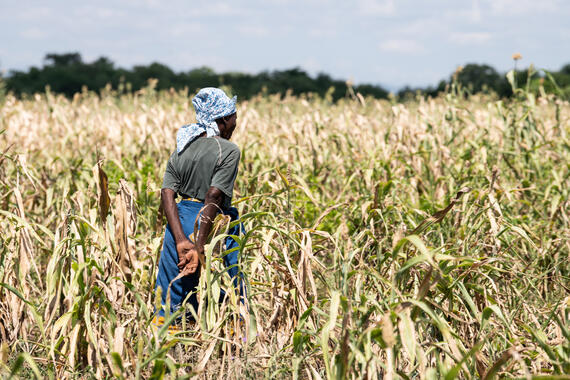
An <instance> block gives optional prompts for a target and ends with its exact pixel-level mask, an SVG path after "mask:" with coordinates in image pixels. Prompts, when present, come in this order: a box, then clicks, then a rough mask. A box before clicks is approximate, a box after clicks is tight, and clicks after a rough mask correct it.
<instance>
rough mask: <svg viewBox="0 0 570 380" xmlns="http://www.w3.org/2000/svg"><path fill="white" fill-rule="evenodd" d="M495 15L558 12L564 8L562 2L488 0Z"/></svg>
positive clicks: (552, 0)
mask: <svg viewBox="0 0 570 380" xmlns="http://www.w3.org/2000/svg"><path fill="white" fill-rule="evenodd" d="M486 2H487V4H488V5H489V6H490V7H491V10H492V11H493V13H495V14H503V15H509V14H524V13H532V12H556V11H558V10H559V9H561V8H562V4H561V1H560V0H486Z"/></svg>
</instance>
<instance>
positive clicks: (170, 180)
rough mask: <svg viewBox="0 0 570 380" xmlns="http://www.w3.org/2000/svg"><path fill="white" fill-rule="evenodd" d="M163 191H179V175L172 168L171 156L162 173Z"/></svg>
mask: <svg viewBox="0 0 570 380" xmlns="http://www.w3.org/2000/svg"><path fill="white" fill-rule="evenodd" d="M162 188H163V189H172V190H174V191H175V192H177V193H178V191H179V190H180V175H179V174H178V171H176V169H175V168H174V165H173V163H172V156H171V157H170V159H169V160H168V163H167V164H166V170H165V172H164V179H163V180H162Z"/></svg>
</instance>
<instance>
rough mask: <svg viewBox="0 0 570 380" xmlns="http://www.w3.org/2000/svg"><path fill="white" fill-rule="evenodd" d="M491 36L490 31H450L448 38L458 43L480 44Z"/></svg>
mask: <svg viewBox="0 0 570 380" xmlns="http://www.w3.org/2000/svg"><path fill="white" fill-rule="evenodd" d="M492 37H493V36H492V35H491V33H487V32H470V33H452V34H451V35H450V36H449V40H450V41H451V42H453V43H456V44H458V45H481V44H484V43H485V42H488V41H490V40H491V38H492Z"/></svg>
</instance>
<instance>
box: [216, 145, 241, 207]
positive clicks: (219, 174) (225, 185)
mask: <svg viewBox="0 0 570 380" xmlns="http://www.w3.org/2000/svg"><path fill="white" fill-rule="evenodd" d="M239 159H240V151H239V149H238V148H237V147H236V148H235V149H232V150H231V151H230V152H229V153H228V154H227V155H226V156H225V157H224V159H223V161H222V162H221V163H220V165H218V166H216V168H215V170H214V175H213V176H212V182H211V184H210V186H214V187H216V188H218V189H220V190H221V191H222V193H224V194H225V195H226V196H227V197H228V198H230V199H231V197H232V193H233V190H234V181H235V180H236V176H237V173H238V166H239Z"/></svg>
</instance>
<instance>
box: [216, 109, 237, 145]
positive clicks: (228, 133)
mask: <svg viewBox="0 0 570 380" xmlns="http://www.w3.org/2000/svg"><path fill="white" fill-rule="evenodd" d="M236 121H237V113H236V112H234V113H232V114H231V115H228V116H224V117H220V118H218V119H216V124H218V129H219V131H220V136H221V137H223V138H224V139H227V140H229V139H231V138H232V134H233V133H234V129H236V125H237V122H236Z"/></svg>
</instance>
